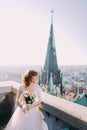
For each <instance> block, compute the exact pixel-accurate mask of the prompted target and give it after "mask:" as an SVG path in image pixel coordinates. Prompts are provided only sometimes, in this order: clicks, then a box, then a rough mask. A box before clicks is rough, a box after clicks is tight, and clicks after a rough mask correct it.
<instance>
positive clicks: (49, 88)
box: [48, 72, 54, 93]
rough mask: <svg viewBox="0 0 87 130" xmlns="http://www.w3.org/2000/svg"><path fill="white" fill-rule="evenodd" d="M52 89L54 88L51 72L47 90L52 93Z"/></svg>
mask: <svg viewBox="0 0 87 130" xmlns="http://www.w3.org/2000/svg"><path fill="white" fill-rule="evenodd" d="M53 89H54V85H53V77H52V72H51V73H50V78H49V82H48V92H50V93H52V91H53Z"/></svg>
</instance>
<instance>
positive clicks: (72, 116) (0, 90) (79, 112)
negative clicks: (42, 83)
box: [0, 81, 87, 130]
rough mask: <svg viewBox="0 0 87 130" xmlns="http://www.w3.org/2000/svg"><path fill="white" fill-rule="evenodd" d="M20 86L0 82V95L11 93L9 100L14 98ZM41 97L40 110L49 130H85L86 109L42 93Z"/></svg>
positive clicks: (86, 127)
mask: <svg viewBox="0 0 87 130" xmlns="http://www.w3.org/2000/svg"><path fill="white" fill-rule="evenodd" d="M20 85H21V84H19V83H16V82H13V81H5V82H0V94H8V93H11V95H10V98H11V97H12V95H13V94H14V95H15V97H16V92H17V89H18V87H19V86H20ZM41 96H42V103H41V105H40V109H41V110H42V112H43V114H44V116H45V120H46V122H47V124H48V127H49V130H63V128H64V127H71V129H72V130H87V108H86V107H84V106H81V105H78V104H76V103H73V102H70V101H67V100H65V99H61V98H59V97H55V96H52V95H50V94H47V93H44V92H41ZM10 98H9V99H10ZM11 99H12V98H11ZM13 100H15V98H13ZM10 102H11V101H10ZM14 102H15V101H14ZM13 110H14V109H13Z"/></svg>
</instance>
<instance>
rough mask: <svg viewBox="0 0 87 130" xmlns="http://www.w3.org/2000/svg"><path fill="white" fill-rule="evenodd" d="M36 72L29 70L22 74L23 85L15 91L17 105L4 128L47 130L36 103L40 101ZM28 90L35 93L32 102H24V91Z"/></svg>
mask: <svg viewBox="0 0 87 130" xmlns="http://www.w3.org/2000/svg"><path fill="white" fill-rule="evenodd" d="M37 78H38V73H37V72H36V71H34V70H30V71H28V72H27V73H25V74H24V76H23V79H22V80H23V85H22V86H20V87H19V90H18V92H17V105H18V107H17V108H16V110H15V112H14V113H13V115H12V117H11V119H10V120H9V122H8V124H7V126H6V128H5V130H48V127H47V124H46V122H45V121H44V120H43V118H42V115H41V112H40V110H39V109H38V105H39V104H40V103H41V96H40V87H39V86H38V85H37V84H36V81H37ZM25 91H29V92H31V93H33V94H34V95H35V99H34V102H33V103H32V104H26V102H25V98H24V93H25Z"/></svg>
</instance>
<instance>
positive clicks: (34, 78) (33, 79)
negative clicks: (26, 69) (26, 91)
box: [31, 76, 38, 84]
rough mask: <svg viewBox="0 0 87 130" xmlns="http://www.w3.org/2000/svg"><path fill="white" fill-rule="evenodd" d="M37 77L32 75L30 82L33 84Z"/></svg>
mask: <svg viewBox="0 0 87 130" xmlns="http://www.w3.org/2000/svg"><path fill="white" fill-rule="evenodd" d="M37 79H38V76H32V78H31V82H32V83H34V84H35V83H36V82H37Z"/></svg>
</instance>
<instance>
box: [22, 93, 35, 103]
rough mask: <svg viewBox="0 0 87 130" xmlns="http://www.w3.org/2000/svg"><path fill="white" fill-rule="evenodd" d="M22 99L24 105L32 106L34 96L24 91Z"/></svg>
mask: <svg viewBox="0 0 87 130" xmlns="http://www.w3.org/2000/svg"><path fill="white" fill-rule="evenodd" d="M24 99H25V102H26V104H32V103H33V102H34V100H35V94H34V93H32V92H30V91H25V92H24Z"/></svg>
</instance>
